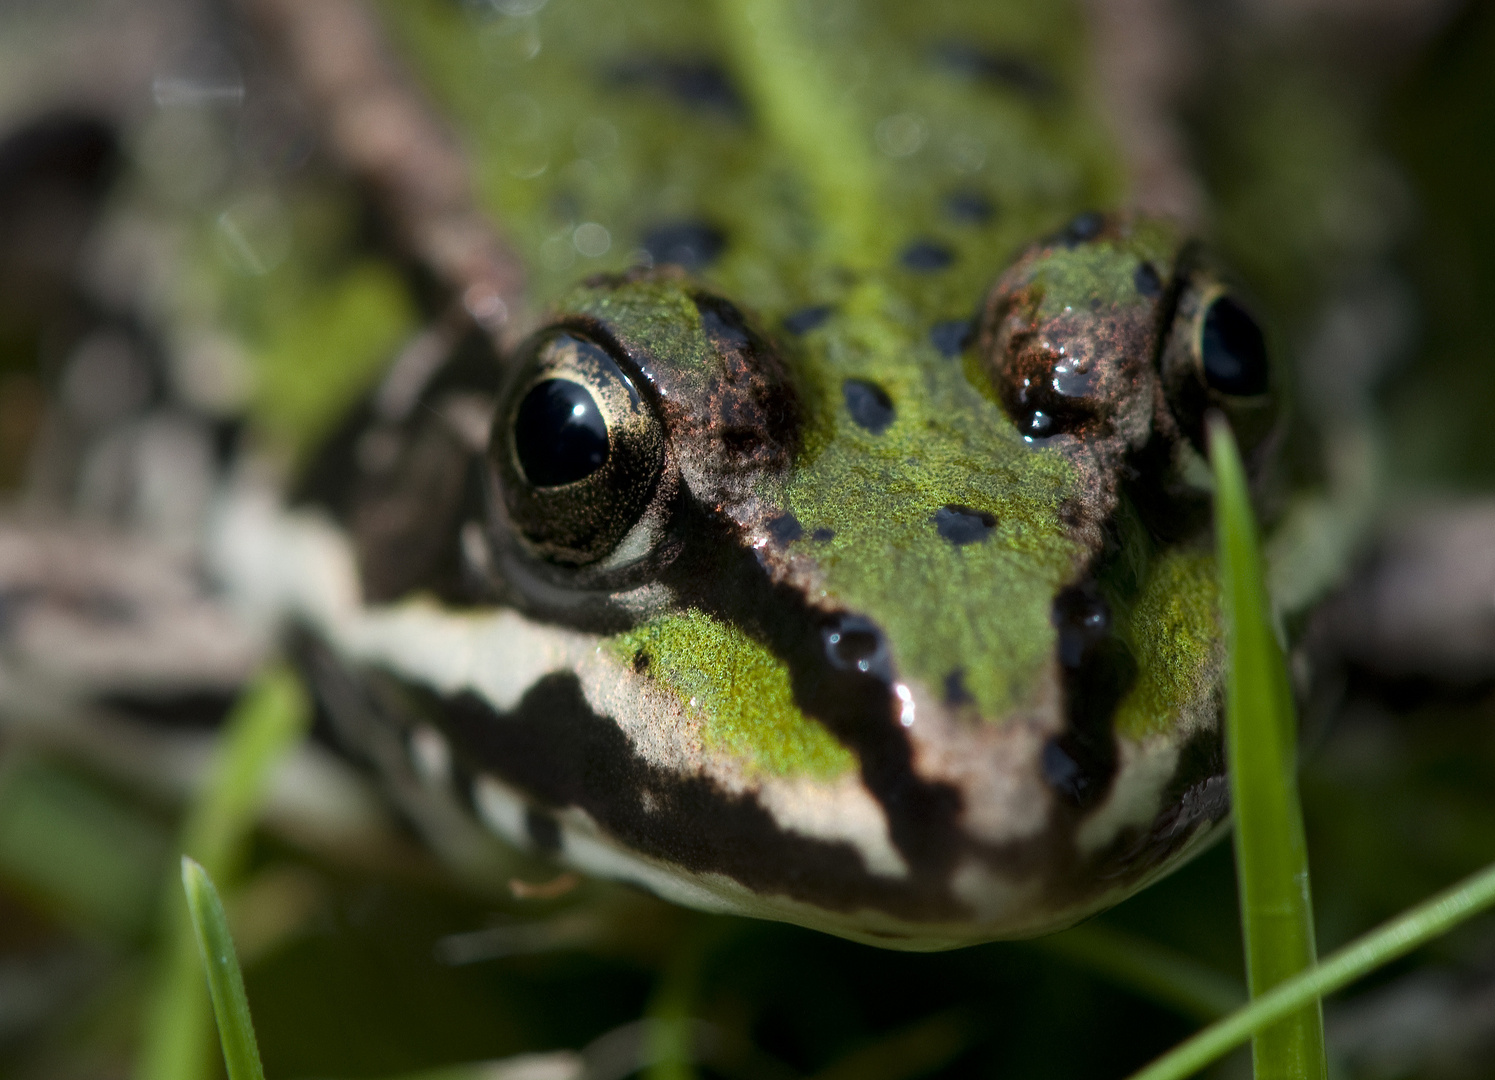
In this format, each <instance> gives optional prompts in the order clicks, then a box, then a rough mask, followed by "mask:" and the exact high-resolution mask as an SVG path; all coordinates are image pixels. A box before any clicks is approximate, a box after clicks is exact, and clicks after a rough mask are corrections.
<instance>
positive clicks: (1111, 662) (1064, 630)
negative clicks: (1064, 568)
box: [1043, 581, 1137, 810]
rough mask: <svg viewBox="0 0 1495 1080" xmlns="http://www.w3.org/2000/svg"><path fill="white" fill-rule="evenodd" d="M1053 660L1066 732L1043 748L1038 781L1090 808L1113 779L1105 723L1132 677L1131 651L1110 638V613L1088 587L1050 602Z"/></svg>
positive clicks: (1111, 741)
mask: <svg viewBox="0 0 1495 1080" xmlns="http://www.w3.org/2000/svg"><path fill="white" fill-rule="evenodd" d="M1052 620H1053V624H1054V627H1055V628H1056V629H1057V630H1058V631H1059V642H1058V646H1057V648H1056V658H1057V660H1058V661H1059V669H1060V672H1061V677H1062V682H1063V687H1064V713H1065V720H1066V725H1067V726H1066V730H1065V731H1064V733H1063V734H1062V735H1059V736H1058V737H1056V738H1054V739H1051V740H1050V741H1049V742H1048V744H1046V745H1045V747H1044V753H1043V767H1044V775H1045V776H1046V777H1047V778H1048V781H1049V783H1050V784H1051V785H1052V786H1053V788H1054V790H1055V791H1056V792H1058V793H1059V795H1060V796H1061V797H1062V798H1063V799H1064V800H1065V801H1066V802H1068V803H1069V804H1070V805H1072V806H1074V807H1075V808H1077V809H1081V810H1083V809H1088V808H1089V807H1091V806H1094V805H1095V804H1096V803H1097V802H1098V801H1099V800H1100V799H1101V798H1102V797H1103V796H1104V795H1105V793H1106V792H1107V791H1108V790H1109V788H1110V785H1111V780H1112V779H1113V778H1114V776H1115V774H1116V739H1115V736H1114V734H1113V732H1112V728H1111V721H1112V719H1113V717H1114V716H1115V714H1116V707H1117V706H1118V705H1120V704H1121V699H1122V698H1123V697H1125V696H1126V692H1127V691H1128V690H1129V689H1131V686H1132V683H1133V682H1134V681H1135V680H1136V677H1137V664H1136V661H1135V660H1134V659H1133V658H1132V654H1131V651H1130V650H1129V649H1128V648H1127V647H1126V644H1125V643H1124V642H1123V641H1122V640H1121V639H1120V638H1119V637H1118V636H1117V635H1116V634H1115V632H1114V628H1113V626H1112V622H1111V608H1110V605H1109V604H1107V603H1106V600H1105V598H1104V597H1103V596H1102V595H1101V594H1100V590H1099V589H1098V588H1097V587H1096V585H1095V583H1094V582H1093V581H1086V582H1082V583H1081V584H1079V585H1072V586H1070V587H1069V588H1067V589H1065V590H1063V591H1062V592H1061V593H1059V595H1058V596H1057V597H1055V598H1054V608H1053V613H1052Z"/></svg>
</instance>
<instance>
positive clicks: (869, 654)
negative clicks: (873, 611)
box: [821, 615, 893, 680]
mask: <svg viewBox="0 0 1495 1080" xmlns="http://www.w3.org/2000/svg"><path fill="white" fill-rule="evenodd" d="M821 636H822V638H823V640H824V643H825V657H826V659H827V660H829V661H830V663H831V666H832V667H834V668H836V669H837V670H839V671H858V672H861V673H862V674H863V675H872V676H875V677H877V678H879V679H884V680H891V679H892V677H893V666H892V663H891V661H890V659H889V657H888V647H887V642H886V640H885V639H884V638H883V635H882V631H881V630H880V629H878V627H877V624H876V623H874V622H873V621H872V620H871V619H868V618H866V617H865V616H862V615H842V616H841V617H840V618H839V619H837V620H836V621H835V622H833V623H831V624H830V625H828V626H826V627H825V628H824V629H823V630H822V631H821Z"/></svg>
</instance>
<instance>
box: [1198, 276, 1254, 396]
mask: <svg viewBox="0 0 1495 1080" xmlns="http://www.w3.org/2000/svg"><path fill="white" fill-rule="evenodd" d="M1201 346H1202V348H1201V351H1202V353H1203V356H1204V378H1205V381H1207V382H1208V383H1209V384H1210V386H1212V387H1213V388H1214V389H1216V390H1218V391H1220V393H1222V394H1233V395H1235V396H1237V397H1251V396H1253V395H1256V394H1265V393H1266V392H1267V343H1266V341H1265V340H1264V339H1263V338H1262V336H1261V328H1260V327H1259V326H1257V325H1256V320H1255V319H1253V318H1251V316H1250V315H1248V314H1246V310H1245V309H1244V308H1242V307H1241V305H1240V304H1237V303H1236V302H1235V301H1234V300H1232V299H1231V298H1230V297H1228V296H1222V297H1220V299H1218V300H1216V301H1215V302H1214V303H1213V304H1211V305H1210V306H1209V310H1208V311H1207V312H1205V314H1204V337H1203V341H1202V343H1201Z"/></svg>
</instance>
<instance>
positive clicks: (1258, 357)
mask: <svg viewBox="0 0 1495 1080" xmlns="http://www.w3.org/2000/svg"><path fill="white" fill-rule="evenodd" d="M1161 368H1162V376H1163V385H1164V388H1165V389H1166V391H1167V394H1168V400H1169V403H1170V405H1171V406H1172V410H1173V414H1174V416H1175V417H1176V418H1177V420H1178V422H1179V425H1180V427H1182V429H1183V430H1184V432H1185V433H1187V434H1188V436H1189V437H1190V439H1192V440H1193V441H1194V442H1195V444H1196V445H1201V446H1202V444H1203V437H1204V415H1205V413H1206V412H1208V411H1209V410H1211V409H1218V410H1220V411H1221V412H1224V413H1225V414H1226V415H1227V416H1228V417H1229V418H1230V421H1231V426H1232V427H1233V428H1234V429H1235V433H1236V437H1237V438H1238V439H1239V440H1240V441H1241V443H1242V444H1243V446H1245V447H1248V448H1249V447H1250V446H1251V445H1254V444H1256V443H1257V442H1259V441H1260V440H1261V439H1262V438H1263V437H1265V435H1266V434H1267V433H1268V432H1269V431H1270V430H1271V429H1272V427H1273V424H1274V420H1275V409H1274V403H1273V400H1272V387H1273V381H1274V380H1273V377H1272V370H1271V364H1270V362H1269V359H1268V355H1267V345H1266V336H1265V335H1264V334H1263V333H1262V330H1261V327H1260V326H1259V325H1258V324H1257V322H1256V320H1255V319H1254V318H1253V317H1252V315H1251V313H1250V311H1249V310H1248V309H1247V308H1246V305H1245V304H1243V303H1242V302H1241V301H1240V300H1239V299H1237V297H1236V296H1235V295H1233V294H1232V293H1231V292H1230V291H1229V289H1228V288H1227V287H1226V286H1225V285H1224V284H1222V283H1221V282H1219V281H1217V280H1215V279H1214V278H1213V276H1212V275H1209V274H1207V273H1204V272H1196V273H1195V274H1194V275H1193V276H1192V279H1191V280H1189V281H1187V282H1186V283H1185V284H1184V287H1183V289H1182V290H1181V292H1180V293H1179V295H1178V305H1177V307H1176V308H1175V310H1174V315H1173V322H1172V326H1171V327H1170V329H1169V332H1168V337H1167V340H1166V341H1165V342H1164V345H1163V354H1162V362H1161Z"/></svg>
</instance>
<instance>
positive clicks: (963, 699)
mask: <svg viewBox="0 0 1495 1080" xmlns="http://www.w3.org/2000/svg"><path fill="white" fill-rule="evenodd" d="M970 701H971V692H970V691H969V690H967V689H966V673H965V669H964V668H956V669H955V670H954V671H952V672H950V674H948V675H946V676H945V704H946V705H968V704H970Z"/></svg>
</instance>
